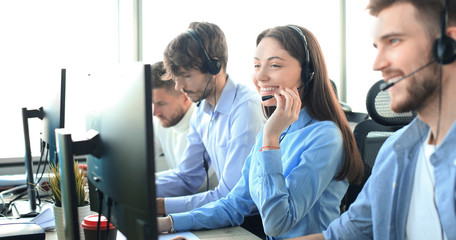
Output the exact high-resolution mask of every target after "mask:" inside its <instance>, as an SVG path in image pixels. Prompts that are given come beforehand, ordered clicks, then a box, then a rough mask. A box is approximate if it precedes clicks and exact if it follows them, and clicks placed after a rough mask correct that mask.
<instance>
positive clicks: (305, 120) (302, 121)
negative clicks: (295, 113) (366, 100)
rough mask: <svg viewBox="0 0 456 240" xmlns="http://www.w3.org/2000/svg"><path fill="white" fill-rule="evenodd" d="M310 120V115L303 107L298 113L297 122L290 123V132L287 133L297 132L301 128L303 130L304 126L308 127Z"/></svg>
mask: <svg viewBox="0 0 456 240" xmlns="http://www.w3.org/2000/svg"><path fill="white" fill-rule="evenodd" d="M312 120H314V119H312V118H311V117H310V115H309V114H308V113H307V110H306V108H305V107H303V108H302V109H301V110H300V111H299V118H298V120H296V122H294V123H292V124H291V127H290V130H289V132H294V131H296V130H299V129H301V128H304V127H306V126H308V125H309V124H310V123H311V122H312Z"/></svg>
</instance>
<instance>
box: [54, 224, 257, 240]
mask: <svg viewBox="0 0 456 240" xmlns="http://www.w3.org/2000/svg"><path fill="white" fill-rule="evenodd" d="M192 233H193V234H195V235H196V236H197V237H198V238H199V239H202V240H216V239H221V240H250V239H252V240H258V239H260V238H259V237H257V236H255V235H254V234H252V233H250V232H249V231H247V230H245V229H244V228H242V227H240V226H237V227H226V228H219V229H212V230H205V231H192ZM117 239H118V240H123V239H126V238H125V237H124V236H123V235H122V234H117ZM46 240H57V233H56V232H46Z"/></svg>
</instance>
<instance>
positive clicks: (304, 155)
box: [171, 109, 348, 239]
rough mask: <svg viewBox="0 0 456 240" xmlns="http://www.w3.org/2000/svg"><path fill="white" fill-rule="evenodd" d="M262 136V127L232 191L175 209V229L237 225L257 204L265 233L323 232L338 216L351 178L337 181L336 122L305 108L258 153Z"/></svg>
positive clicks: (339, 145) (339, 149) (338, 137)
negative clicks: (275, 146) (273, 144)
mask: <svg viewBox="0 0 456 240" xmlns="http://www.w3.org/2000/svg"><path fill="white" fill-rule="evenodd" d="M282 136H283V135H282ZM262 139H263V131H260V133H259V134H258V136H257V139H256V143H255V145H254V147H253V149H252V151H251V152H250V155H249V156H248V157H247V160H246V163H245V165H244V167H243V170H242V178H241V180H240V181H239V183H238V184H237V185H236V187H235V188H234V189H233V191H231V192H230V193H229V194H228V196H227V197H226V198H222V199H220V200H218V201H216V202H212V203H210V204H207V205H205V206H203V207H201V208H198V209H195V210H193V211H190V212H187V213H180V214H172V215H171V216H172V217H173V220H174V228H175V230H177V231H184V230H185V231H187V230H196V229H205V228H208V229H212V228H220V227H224V226H236V225H239V224H241V223H242V222H243V220H244V216H247V215H249V214H251V213H252V212H254V211H255V210H256V209H258V211H259V212H260V214H261V218H262V221H263V226H264V229H265V233H266V234H267V235H268V236H270V237H271V238H276V239H282V238H290V237H297V236H302V235H305V234H310V233H316V232H322V231H323V230H324V229H326V227H327V226H328V225H329V223H330V222H331V221H332V220H334V219H335V218H337V217H338V216H339V214H340V213H339V207H340V201H341V199H342V197H343V196H344V194H345V192H346V190H347V188H348V182H347V181H345V180H344V181H335V180H334V176H335V175H336V173H337V172H338V170H339V168H340V166H341V163H342V152H343V140H342V135H341V133H340V131H339V129H338V128H337V127H336V125H335V124H334V123H333V122H330V121H321V122H320V121H316V120H312V119H311V118H310V116H309V115H308V114H307V112H306V111H305V109H302V110H301V112H300V115H299V119H298V120H297V121H296V122H294V123H293V124H292V125H291V127H290V129H289V130H288V132H287V133H286V135H285V136H284V138H283V141H282V142H281V143H280V149H279V150H270V151H262V152H260V149H261V147H262Z"/></svg>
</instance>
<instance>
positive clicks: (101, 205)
mask: <svg viewBox="0 0 456 240" xmlns="http://www.w3.org/2000/svg"><path fill="white" fill-rule="evenodd" d="M95 191H96V192H97V193H98V201H99V202H100V203H99V205H98V222H97V240H100V238H101V237H100V234H101V231H100V223H101V212H102V210H103V193H102V192H101V191H100V190H98V188H97V189H95Z"/></svg>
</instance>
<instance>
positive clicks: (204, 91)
mask: <svg viewBox="0 0 456 240" xmlns="http://www.w3.org/2000/svg"><path fill="white" fill-rule="evenodd" d="M212 76H213V75H211V77H210V78H209V79H208V80H207V83H206V87H204V90H203V94H201V97H200V100H198V102H197V103H196V107H199V106H200V105H201V101H203V98H204V94H206V89H207V86H209V83H210V82H211V79H212Z"/></svg>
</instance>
